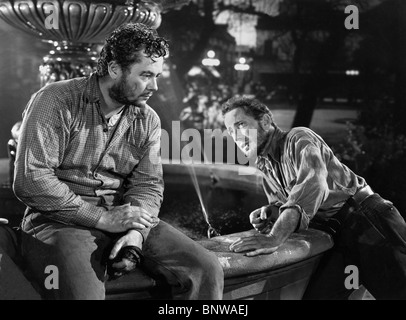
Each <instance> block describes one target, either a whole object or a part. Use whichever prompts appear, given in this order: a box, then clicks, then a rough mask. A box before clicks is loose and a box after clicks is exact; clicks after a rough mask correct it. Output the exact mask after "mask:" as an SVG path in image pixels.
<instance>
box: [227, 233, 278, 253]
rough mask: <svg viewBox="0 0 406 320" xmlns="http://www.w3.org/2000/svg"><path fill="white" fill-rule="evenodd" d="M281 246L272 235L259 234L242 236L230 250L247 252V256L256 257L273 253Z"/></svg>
mask: <svg viewBox="0 0 406 320" xmlns="http://www.w3.org/2000/svg"><path fill="white" fill-rule="evenodd" d="M279 246H280V244H279V243H277V241H276V239H275V238H274V237H273V236H272V235H268V236H265V235H263V234H258V235H255V236H251V237H246V238H240V239H238V240H236V241H235V242H233V243H232V244H231V245H230V251H234V252H246V251H250V252H247V253H245V254H244V255H245V256H247V257H254V256H258V255H260V254H271V253H273V252H274V251H276V249H278V247H279Z"/></svg>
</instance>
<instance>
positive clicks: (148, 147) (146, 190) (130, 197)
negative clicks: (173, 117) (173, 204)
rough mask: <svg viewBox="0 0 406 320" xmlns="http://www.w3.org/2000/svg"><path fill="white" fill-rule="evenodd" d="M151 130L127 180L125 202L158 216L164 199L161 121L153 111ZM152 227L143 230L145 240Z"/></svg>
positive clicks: (150, 121)
mask: <svg viewBox="0 0 406 320" xmlns="http://www.w3.org/2000/svg"><path fill="white" fill-rule="evenodd" d="M149 119H150V120H149V126H150V128H151V129H150V132H149V134H148V135H147V139H146V143H145V145H144V151H143V156H142V158H141V160H140V162H139V163H138V165H137V166H136V167H135V168H134V170H133V171H132V173H131V174H130V176H129V177H128V178H127V180H126V184H125V188H126V190H127V191H126V192H125V194H124V202H126V203H131V204H132V205H134V206H138V207H141V208H142V209H144V210H146V211H147V212H149V213H150V214H152V215H153V216H155V217H157V216H158V214H159V210H160V208H161V204H162V201H163V190H164V181H163V170H162V161H161V156H160V147H161V123H160V120H159V117H158V116H157V115H156V114H155V113H153V116H152V117H150V118H149ZM149 232H150V228H147V229H144V230H142V231H141V234H142V236H143V237H144V240H145V239H146V238H147V236H148V234H149Z"/></svg>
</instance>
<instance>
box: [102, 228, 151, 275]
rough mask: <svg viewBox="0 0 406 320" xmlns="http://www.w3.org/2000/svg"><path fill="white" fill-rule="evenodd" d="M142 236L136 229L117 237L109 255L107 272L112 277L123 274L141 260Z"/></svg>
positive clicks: (134, 267) (132, 268) (135, 266)
mask: <svg viewBox="0 0 406 320" xmlns="http://www.w3.org/2000/svg"><path fill="white" fill-rule="evenodd" d="M142 241H143V237H142V235H141V233H139V232H138V231H136V230H129V231H128V233H127V234H126V235H125V236H123V237H121V238H120V239H118V241H117V242H116V243H115V245H114V247H113V249H112V250H111V253H110V256H109V260H110V262H109V274H110V275H111V277H112V278H118V277H120V276H122V275H123V274H126V273H129V272H131V271H132V270H134V269H136V268H137V267H138V265H139V263H140V262H141V258H142V255H141V250H142Z"/></svg>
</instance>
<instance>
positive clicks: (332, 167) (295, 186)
mask: <svg viewBox="0 0 406 320" xmlns="http://www.w3.org/2000/svg"><path fill="white" fill-rule="evenodd" d="M256 163H257V167H258V169H259V170H260V171H262V173H263V174H264V179H263V187H264V190H265V193H266V195H267V197H268V200H269V202H270V203H276V202H279V203H282V204H283V205H282V206H281V207H280V212H282V211H283V210H285V209H287V208H296V209H297V210H298V211H299V212H300V213H301V221H300V226H299V229H307V228H308V226H309V222H310V220H311V219H312V218H313V217H314V216H315V215H316V214H317V216H318V217H320V218H324V219H328V218H331V217H332V216H333V215H334V214H335V213H337V211H338V210H339V209H340V208H341V207H342V205H343V204H344V203H345V201H346V200H347V199H348V198H349V197H350V196H352V195H354V194H355V192H356V191H357V190H359V189H360V188H362V187H364V186H366V182H365V180H364V179H363V178H362V177H359V176H357V175H356V174H355V173H354V172H352V171H351V170H350V169H349V168H348V167H347V166H345V165H344V164H342V163H341V162H340V161H339V160H338V159H337V158H336V156H335V155H334V154H333V152H332V150H331V149H330V148H329V146H328V145H327V144H326V143H325V142H324V141H323V139H322V138H321V137H320V136H319V135H317V134H316V133H315V132H313V131H312V130H310V129H308V128H304V127H298V128H293V129H292V130H290V131H289V132H284V131H281V130H280V129H279V128H275V131H274V132H273V133H272V134H271V136H270V137H269V140H268V142H267V143H266V145H265V147H264V150H263V151H262V152H261V154H260V155H259V156H258V158H257V162H256Z"/></svg>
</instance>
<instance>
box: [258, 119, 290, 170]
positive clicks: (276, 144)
mask: <svg viewBox="0 0 406 320" xmlns="http://www.w3.org/2000/svg"><path fill="white" fill-rule="evenodd" d="M287 134H288V133H287V132H286V131H282V130H281V129H279V128H278V127H276V126H274V131H273V132H272V133H271V134H270V136H269V138H268V141H267V142H266V144H265V146H264V148H263V150H262V152H261V153H260V154H259V156H258V158H259V159H261V158H265V159H266V158H268V157H270V158H271V159H273V160H274V161H277V162H281V156H282V152H283V144H284V142H285V139H286V136H287Z"/></svg>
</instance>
